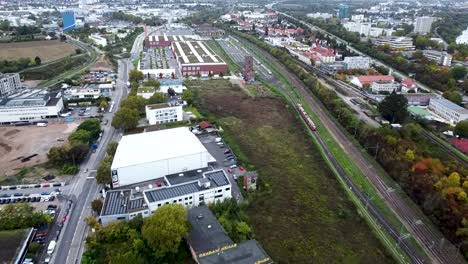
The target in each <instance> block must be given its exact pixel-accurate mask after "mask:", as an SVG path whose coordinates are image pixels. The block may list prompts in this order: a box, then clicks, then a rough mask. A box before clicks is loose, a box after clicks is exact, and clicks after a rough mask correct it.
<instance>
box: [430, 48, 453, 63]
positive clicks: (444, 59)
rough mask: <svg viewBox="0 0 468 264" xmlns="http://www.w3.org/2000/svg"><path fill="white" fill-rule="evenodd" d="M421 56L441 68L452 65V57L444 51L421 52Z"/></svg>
mask: <svg viewBox="0 0 468 264" xmlns="http://www.w3.org/2000/svg"><path fill="white" fill-rule="evenodd" d="M423 56H424V57H426V58H428V59H429V60H431V61H434V62H436V63H437V64H439V65H441V66H450V65H452V55H450V54H449V53H447V52H446V51H438V50H423Z"/></svg>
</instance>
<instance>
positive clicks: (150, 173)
mask: <svg viewBox="0 0 468 264" xmlns="http://www.w3.org/2000/svg"><path fill="white" fill-rule="evenodd" d="M213 161H215V159H214V158H213V157H212V156H211V154H210V153H209V152H208V151H207V150H206V148H205V147H204V146H203V144H202V143H201V142H200V140H198V138H197V137H196V136H195V135H194V134H192V133H191V132H190V131H189V129H188V128H187V127H180V128H173V129H166V130H160V131H155V132H148V133H141V134H135V135H128V136H124V137H122V139H121V141H120V143H119V146H118V147H117V151H116V153H115V155H114V160H113V162H112V166H111V171H112V186H113V187H114V188H115V187H119V186H126V185H130V184H135V183H138V182H144V181H148V180H151V179H155V178H159V177H163V176H164V175H169V174H173V173H179V172H184V171H190V170H196V169H199V168H206V167H208V165H209V163H210V162H213Z"/></svg>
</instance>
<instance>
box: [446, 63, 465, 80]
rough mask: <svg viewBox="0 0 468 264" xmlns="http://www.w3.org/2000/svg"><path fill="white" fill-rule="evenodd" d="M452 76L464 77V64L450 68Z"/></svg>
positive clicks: (458, 78)
mask: <svg viewBox="0 0 468 264" xmlns="http://www.w3.org/2000/svg"><path fill="white" fill-rule="evenodd" d="M450 73H451V74H452V77H453V78H454V79H456V80H460V79H462V78H464V77H465V76H466V74H467V69H466V67H465V66H455V67H453V68H452V69H451V70H450Z"/></svg>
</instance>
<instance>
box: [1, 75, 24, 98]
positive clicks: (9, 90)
mask: <svg viewBox="0 0 468 264" xmlns="http://www.w3.org/2000/svg"><path fill="white" fill-rule="evenodd" d="M21 88H22V86H21V80H20V76H19V74H18V73H0V98H2V97H4V96H8V95H10V94H13V93H15V92H17V90H18V89H21Z"/></svg>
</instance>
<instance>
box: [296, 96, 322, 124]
mask: <svg viewBox="0 0 468 264" xmlns="http://www.w3.org/2000/svg"><path fill="white" fill-rule="evenodd" d="M296 108H297V110H298V111H299V113H301V117H302V119H303V120H304V121H305V122H306V123H307V126H309V128H310V129H311V130H312V131H316V130H317V126H316V125H315V123H314V121H312V119H311V118H310V116H309V114H307V112H306V111H305V110H304V108H303V107H302V105H301V104H299V103H297V104H296Z"/></svg>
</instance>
